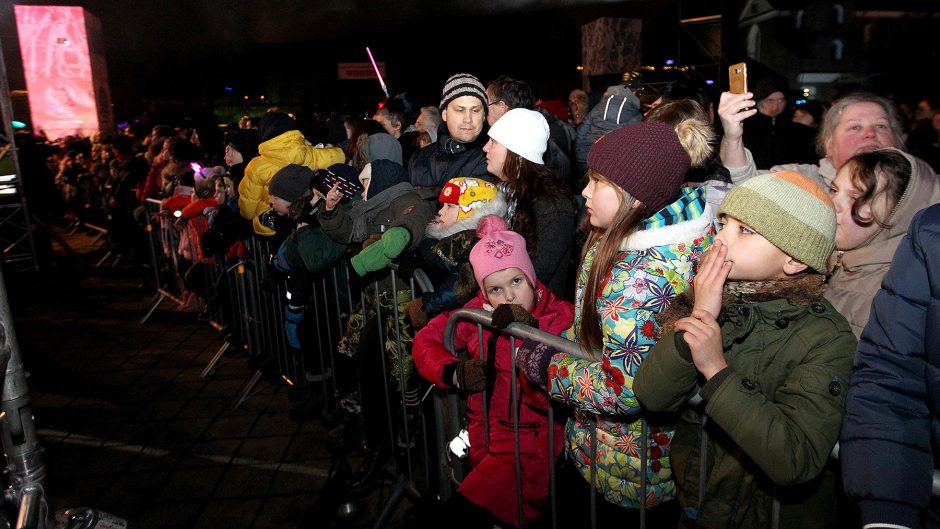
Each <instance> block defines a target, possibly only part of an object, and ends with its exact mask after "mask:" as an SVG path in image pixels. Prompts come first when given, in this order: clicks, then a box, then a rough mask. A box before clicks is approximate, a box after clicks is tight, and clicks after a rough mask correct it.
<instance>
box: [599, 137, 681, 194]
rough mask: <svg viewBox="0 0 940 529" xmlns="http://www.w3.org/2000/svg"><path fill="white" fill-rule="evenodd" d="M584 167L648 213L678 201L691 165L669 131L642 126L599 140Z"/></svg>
mask: <svg viewBox="0 0 940 529" xmlns="http://www.w3.org/2000/svg"><path fill="white" fill-rule="evenodd" d="M587 164H588V168H589V169H593V170H595V171H597V172H598V173H600V174H602V175H604V177H605V178H607V179H608V180H610V181H611V182H613V183H615V184H617V185H618V186H620V187H621V188H623V190H624V191H626V192H627V193H629V194H630V195H631V196H633V197H634V198H636V199H637V200H639V201H640V202H642V203H643V204H644V205H645V206H646V207H647V208H648V209H649V210H650V211H659V210H660V209H661V208H662V207H663V206H666V205H668V204H669V203H671V202H672V201H674V200H675V199H676V198H677V197H678V195H679V187H680V186H681V185H682V180H683V177H685V173H686V171H688V170H689V165H690V164H691V161H690V159H689V155H688V153H686V151H685V149H683V148H682V144H681V143H679V136H678V135H677V134H676V131H675V130H674V129H673V128H672V127H670V126H669V125H666V124H665V123H652V122H643V123H635V124H633V125H627V126H626V127H622V128H619V129H617V130H615V131H613V132H610V133H609V134H607V135H605V136H601V137H600V139H598V140H597V141H596V142H595V143H594V146H593V147H591V152H590V153H589V154H588V163H587Z"/></svg>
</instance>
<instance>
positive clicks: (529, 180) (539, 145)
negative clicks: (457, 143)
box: [483, 108, 577, 297]
mask: <svg viewBox="0 0 940 529" xmlns="http://www.w3.org/2000/svg"><path fill="white" fill-rule="evenodd" d="M489 136H490V140H489V142H488V143H487V144H486V145H485V146H484V147H483V150H484V151H485V152H486V170H487V171H488V172H489V173H490V174H493V175H494V176H496V177H497V178H499V180H500V184H499V187H500V189H501V190H502V191H503V192H504V193H506V196H507V197H508V198H509V212H508V213H507V215H508V219H507V221H508V222H509V226H510V229H512V230H513V231H515V232H517V233H519V234H521V235H522V236H523V237H525V240H526V243H527V246H528V250H529V256H530V257H531V258H532V263H533V264H534V266H535V275H536V276H537V277H538V278H539V280H540V281H541V282H543V283H545V285H546V286H548V287H549V288H550V289H551V290H552V292H554V293H555V294H557V295H559V296H561V297H570V296H567V294H568V290H569V288H568V286H569V285H568V284H567V279H568V268H569V263H570V262H571V248H572V247H573V243H574V240H575V231H576V225H577V213H576V210H575V206H574V201H573V200H572V198H571V194H570V193H569V192H568V191H567V190H566V189H565V188H564V187H563V186H562V185H561V183H560V182H559V181H558V176H557V175H556V174H555V172H554V171H553V170H552V169H550V168H549V167H547V166H546V165H545V162H544V160H543V156H544V155H545V149H546V147H547V145H548V122H546V121H545V118H544V117H543V116H542V115H541V114H540V113H538V112H536V111H534V110H527V109H524V108H514V109H512V110H510V111H508V112H506V113H505V114H504V115H503V116H502V117H501V118H499V120H498V121H497V122H496V123H494V124H493V126H492V127H491V128H490V130H489Z"/></svg>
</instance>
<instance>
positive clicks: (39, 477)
mask: <svg viewBox="0 0 940 529" xmlns="http://www.w3.org/2000/svg"><path fill="white" fill-rule="evenodd" d="M0 367H3V368H4V373H5V375H4V379H3V391H2V396H0V409H2V413H0V435H2V438H3V451H4V454H5V455H6V463H7V465H6V468H7V472H8V473H9V476H10V484H11V490H10V493H12V496H13V498H12V499H13V501H15V502H16V504H19V505H28V506H30V507H31V508H32V507H36V506H37V505H42V504H44V503H45V499H44V494H43V491H44V490H45V481H46V467H45V465H44V464H43V462H42V455H41V448H40V446H39V440H38V438H37V437H36V427H35V425H34V424H33V413H32V410H31V409H30V408H29V389H28V388H27V386H26V372H25V370H24V369H23V362H22V357H21V355H20V350H19V345H18V343H17V341H16V331H15V330H14V328H13V316H12V314H11V312H10V303H9V300H8V299H7V290H6V282H5V281H4V280H3V272H2V270H0ZM27 499H28V501H24V500H27ZM44 514H45V515H46V516H49V514H50V512H49V509H46V510H45V513H44ZM35 516H37V515H36V514H35V513H34V512H32V511H31V513H30V517H31V518H32V517H35ZM47 524H49V525H51V519H49V520H40V523H39V525H38V527H45V526H46V525H47Z"/></svg>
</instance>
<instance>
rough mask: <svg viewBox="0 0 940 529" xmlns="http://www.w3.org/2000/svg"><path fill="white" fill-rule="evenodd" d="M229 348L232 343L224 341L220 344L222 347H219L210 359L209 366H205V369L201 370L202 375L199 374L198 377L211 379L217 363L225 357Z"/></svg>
mask: <svg viewBox="0 0 940 529" xmlns="http://www.w3.org/2000/svg"><path fill="white" fill-rule="evenodd" d="M231 347H232V342H230V341H228V340H225V342H224V343H223V344H222V347H220V348H219V350H218V351H217V352H216V353H215V355H214V356H213V357H212V360H209V364H208V365H207V366H206V368H205V369H203V370H202V373H200V374H199V376H200V377H201V378H209V377H211V376H212V375H213V374H214V373H215V370H216V369H217V368H218V364H219V362H221V361H222V357H223V356H224V355H225V353H226V351H228V350H229V348H231Z"/></svg>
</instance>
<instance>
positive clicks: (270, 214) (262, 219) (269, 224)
mask: <svg viewBox="0 0 940 529" xmlns="http://www.w3.org/2000/svg"><path fill="white" fill-rule="evenodd" d="M275 222H277V213H275V212H274V210H273V209H269V210H267V211H265V212H263V213H261V214H260V215H258V224H261V225H262V226H264V227H265V228H268V229H270V230H273V229H274V225H275Z"/></svg>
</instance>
